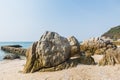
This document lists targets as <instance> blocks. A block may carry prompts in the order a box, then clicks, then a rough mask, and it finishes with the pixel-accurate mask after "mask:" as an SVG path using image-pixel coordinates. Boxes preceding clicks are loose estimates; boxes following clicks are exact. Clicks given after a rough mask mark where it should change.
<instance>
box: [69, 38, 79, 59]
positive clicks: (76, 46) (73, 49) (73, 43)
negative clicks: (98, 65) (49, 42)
mask: <svg viewBox="0 0 120 80" xmlns="http://www.w3.org/2000/svg"><path fill="white" fill-rule="evenodd" d="M67 39H68V41H69V43H70V46H71V51H70V53H71V57H72V56H74V55H76V54H79V53H80V44H79V42H78V40H77V39H76V38H75V37H74V36H71V37H69V38H67Z"/></svg>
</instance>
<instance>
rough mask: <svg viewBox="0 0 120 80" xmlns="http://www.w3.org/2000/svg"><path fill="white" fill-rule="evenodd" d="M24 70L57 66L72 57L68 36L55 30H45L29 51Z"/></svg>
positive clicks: (32, 70) (31, 70)
mask: <svg viewBox="0 0 120 80" xmlns="http://www.w3.org/2000/svg"><path fill="white" fill-rule="evenodd" d="M26 56H27V62H26V65H25V68H24V72H34V71H37V70H39V69H41V68H49V67H53V66H57V65H59V64H61V63H63V62H65V61H66V60H68V59H69V58H70V44H69V42H68V40H67V38H64V37H62V36H60V35H59V34H57V33H55V32H48V31H47V32H45V33H44V34H43V35H42V37H41V38H40V40H39V41H38V42H35V43H34V44H33V45H32V47H31V48H30V49H28V51H27V53H26Z"/></svg>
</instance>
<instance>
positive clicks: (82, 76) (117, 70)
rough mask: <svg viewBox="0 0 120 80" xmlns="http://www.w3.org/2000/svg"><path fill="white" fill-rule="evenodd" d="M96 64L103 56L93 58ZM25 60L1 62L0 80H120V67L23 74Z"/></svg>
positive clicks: (89, 66) (85, 67)
mask: <svg viewBox="0 0 120 80" xmlns="http://www.w3.org/2000/svg"><path fill="white" fill-rule="evenodd" d="M93 57H94V58H95V60H96V62H97V61H98V60H99V59H100V58H101V56H97V55H95V56H93ZM24 64H25V60H18V59H16V60H4V61H0V80H120V65H115V66H98V65H82V64H80V65H78V66H77V67H75V68H71V69H67V70H62V71H56V72H35V73H28V74H23V73H21V70H22V69H23V67H24Z"/></svg>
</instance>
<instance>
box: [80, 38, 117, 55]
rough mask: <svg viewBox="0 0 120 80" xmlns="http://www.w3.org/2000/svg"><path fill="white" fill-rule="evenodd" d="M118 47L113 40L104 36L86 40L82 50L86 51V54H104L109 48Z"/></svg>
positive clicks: (81, 47)
mask: <svg viewBox="0 0 120 80" xmlns="http://www.w3.org/2000/svg"><path fill="white" fill-rule="evenodd" d="M110 48H113V49H115V48H117V47H116V45H114V44H113V43H112V42H110V41H108V40H104V39H102V38H92V39H90V40H87V41H84V42H83V43H82V44H81V46H80V50H81V52H85V55H87V56H91V55H94V54H104V53H105V51H106V50H107V49H110Z"/></svg>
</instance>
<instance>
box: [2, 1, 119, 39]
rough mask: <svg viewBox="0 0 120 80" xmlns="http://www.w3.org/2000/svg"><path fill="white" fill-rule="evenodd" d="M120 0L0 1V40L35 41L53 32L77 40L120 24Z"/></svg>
mask: <svg viewBox="0 0 120 80" xmlns="http://www.w3.org/2000/svg"><path fill="white" fill-rule="evenodd" d="M119 4H120V0H0V41H37V40H39V38H40V36H41V35H42V34H43V33H44V32H45V31H55V32H58V33H59V34H60V35H62V36H65V37H68V36H71V35H74V36H75V37H76V38H77V39H78V40H79V41H82V40H85V39H89V38H91V37H97V36H100V35H101V34H102V33H104V32H106V31H107V30H109V29H110V28H111V27H114V26H117V25H120V5H119Z"/></svg>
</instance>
